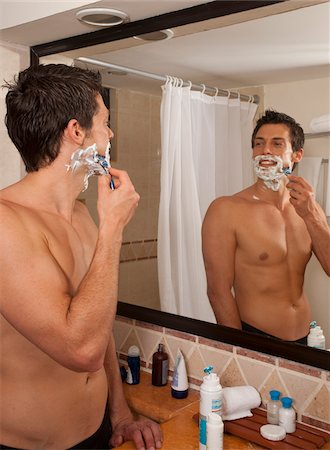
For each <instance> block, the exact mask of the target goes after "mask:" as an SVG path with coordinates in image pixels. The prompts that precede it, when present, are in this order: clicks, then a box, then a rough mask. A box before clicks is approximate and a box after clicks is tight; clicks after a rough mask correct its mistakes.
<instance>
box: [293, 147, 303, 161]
mask: <svg viewBox="0 0 330 450" xmlns="http://www.w3.org/2000/svg"><path fill="white" fill-rule="evenodd" d="M303 156H304V149H303V148H299V149H298V150H296V151H295V152H293V154H292V161H293V162H294V163H298V162H299V161H301V160H302V158H303Z"/></svg>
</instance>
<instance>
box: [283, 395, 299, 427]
mask: <svg viewBox="0 0 330 450" xmlns="http://www.w3.org/2000/svg"><path fill="white" fill-rule="evenodd" d="M281 402H282V406H281V408H280V411H279V425H280V426H281V427H283V428H284V429H285V431H286V432H287V433H294V432H295V431H296V412H295V410H294V409H293V408H292V406H291V405H292V398H290V397H282V398H281Z"/></svg>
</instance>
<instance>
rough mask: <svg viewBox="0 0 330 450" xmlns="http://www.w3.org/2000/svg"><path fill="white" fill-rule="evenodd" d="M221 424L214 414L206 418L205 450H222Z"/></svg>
mask: <svg viewBox="0 0 330 450" xmlns="http://www.w3.org/2000/svg"><path fill="white" fill-rule="evenodd" d="M223 429H224V426H223V422H222V419H221V417H220V416H219V415H218V414H216V413H210V414H209V415H208V416H207V423H206V448H207V450H223Z"/></svg>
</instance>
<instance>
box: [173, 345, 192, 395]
mask: <svg viewBox="0 0 330 450" xmlns="http://www.w3.org/2000/svg"><path fill="white" fill-rule="evenodd" d="M188 387H189V386H188V375H187V369H186V364H185V361H184V357H183V354H182V352H181V350H180V349H179V348H178V351H177V355H176V361H175V367H174V371H173V380H172V384H171V394H172V397H174V398H186V397H187V396H188Z"/></svg>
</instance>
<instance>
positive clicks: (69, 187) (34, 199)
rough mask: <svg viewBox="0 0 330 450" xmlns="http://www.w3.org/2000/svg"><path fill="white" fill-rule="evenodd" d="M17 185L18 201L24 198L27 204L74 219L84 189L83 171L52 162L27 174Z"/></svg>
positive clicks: (16, 195) (69, 219) (16, 194)
mask: <svg viewBox="0 0 330 450" xmlns="http://www.w3.org/2000/svg"><path fill="white" fill-rule="evenodd" d="M14 186H15V197H16V199H17V202H18V203H20V202H21V201H22V203H24V205H26V206H28V207H31V208H35V209H38V210H43V211H47V212H50V213H53V214H58V215H61V216H62V217H64V218H65V219H66V220H68V221H69V222H71V220H72V214H73V209H74V205H75V201H76V199H77V197H78V195H79V194H80V192H81V191H82V189H83V174H82V173H74V174H73V173H72V172H67V171H66V168H65V166H63V169H62V168H56V165H53V164H52V165H50V166H48V167H45V168H42V169H39V170H38V171H37V172H31V173H28V174H27V175H26V176H25V177H24V178H23V179H22V180H21V181H20V182H18V183H17V184H16V185H14ZM12 191H13V190H12Z"/></svg>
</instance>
